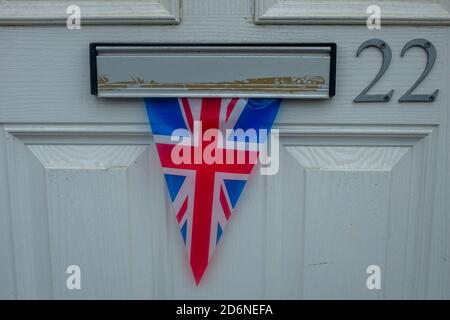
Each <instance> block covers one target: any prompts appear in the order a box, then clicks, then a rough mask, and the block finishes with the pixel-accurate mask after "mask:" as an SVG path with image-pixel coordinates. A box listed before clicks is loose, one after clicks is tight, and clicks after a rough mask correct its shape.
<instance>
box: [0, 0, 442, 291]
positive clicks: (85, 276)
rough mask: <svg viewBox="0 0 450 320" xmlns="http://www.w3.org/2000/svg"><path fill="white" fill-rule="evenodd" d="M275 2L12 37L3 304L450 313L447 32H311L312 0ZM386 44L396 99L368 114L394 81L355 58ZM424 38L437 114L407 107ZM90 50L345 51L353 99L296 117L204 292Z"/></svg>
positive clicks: (4, 106)
mask: <svg viewBox="0 0 450 320" xmlns="http://www.w3.org/2000/svg"><path fill="white" fill-rule="evenodd" d="M107 2H108V1H105V3H107ZM150 2H151V1H150ZM156 2H158V1H156ZM159 2H161V3H163V4H164V5H165V6H171V7H170V8H169V9H170V10H168V12H169V13H173V14H174V16H176V15H177V14H178V12H177V10H176V6H177V4H178V1H175V0H174V1H159ZM261 2H264V5H262V4H260V5H259V6H257V8H256V10H254V3H253V0H245V1H237V0H230V1H217V0H214V1H211V0H187V1H182V4H181V6H182V10H181V13H182V16H181V21H180V23H179V24H177V25H158V22H157V21H156V25H132V24H131V23H130V21H131V22H132V20H131V19H130V21H129V22H126V21H125V20H124V21H123V23H125V24H127V23H129V24H130V25H128V26H123V25H89V24H86V25H83V17H82V20H81V22H82V27H81V29H80V30H68V29H67V28H66V27H65V23H63V24H62V25H44V26H39V27H38V26H36V25H33V24H32V23H31V25H25V26H24V25H19V26H11V25H9V26H8V25H5V26H0V43H1V45H0V75H1V77H0V128H1V134H0V297H2V298H3V297H5V298H64V299H72V298H150V299H151V298H233V299H235V298H237V299H239V298H255V299H258V298H275V299H276V298H288V299H294V298H370V299H371V298H374V299H382V298H404V297H409V298H423V297H435V298H443V297H447V298H448V297H450V293H449V292H450V284H449V280H450V274H449V270H450V268H449V263H450V262H449V261H450V255H449V252H450V250H449V243H450V240H449V236H450V233H449V230H450V225H449V221H450V220H449V217H448V213H449V207H450V203H449V200H448V199H449V198H450V193H449V189H450V185H449V183H448V181H449V176H450V173H449V169H450V168H449V165H448V162H449V159H450V151H449V140H450V139H449V137H450V131H449V130H448V122H449V119H450V112H449V95H448V92H449V81H448V79H449V76H450V72H449V68H448V67H449V39H450V37H449V29H448V27H447V26H445V25H442V26H436V25H435V26H422V25H417V26H416V27H412V26H410V25H405V26H391V25H386V26H384V25H383V26H382V29H381V30H375V31H371V30H368V29H367V27H366V26H365V24H364V23H362V24H357V25H345V24H341V22H339V21H335V22H330V23H331V24H332V25H316V24H312V25H303V24H295V23H296V22H298V21H296V18H295V17H294V18H292V19H291V20H289V19H287V20H283V13H286V12H287V11H288V9H287V8H288V7H286V6H289V5H291V6H293V8H294V9H292V10H293V11H292V12H293V14H294V16H295V14H296V11H295V10H297V9H298V3H300V2H302V0H297V1H289V2H288V1H261ZM309 2H312V1H309ZM318 2H319V1H318ZM320 2H323V1H320ZM344 2H345V1H344ZM362 2H363V1H362ZM423 2H425V1H423ZM174 6H175V7H174ZM265 6H267V8H266V7H265ZM424 6H425V5H424ZM296 8H297V9H296ZM267 10H268V11H267ZM270 10H272V11H270ZM323 10H325V9H323ZM164 14H166V13H164ZM254 14H256V15H257V22H258V23H269V24H266V25H259V24H255V23H254ZM271 14H274V15H277V14H278V15H279V20H277V19H276V18H273V19H272V18H270V15H271ZM155 15H156V13H155ZM166 15H168V16H170V14H168V13H167V14H166ZM267 17H269V18H267ZM280 17H281V18H280ZM170 19H172V18H170V17H169V18H167V20H168V21H164V20H162V21H163V22H169V23H170V22H171V21H170ZM271 19H272V20H274V21H273V23H274V24H271V23H272V22H271V21H272V20H271ZM299 19H300V18H299ZM172 20H176V18H173V19H172ZM313 20H314V19H313ZM153 22H155V21H153ZM172 22H174V21H172ZM175 22H176V21H175ZM277 23H279V24H277ZM286 23H289V24H286ZM290 23H294V24H290ZM311 23H314V21H312V22H311ZM333 23H334V25H333ZM371 38H380V39H383V40H384V41H385V42H386V43H388V44H389V45H390V47H391V48H392V54H393V57H392V63H391V65H390V67H389V69H388V71H387V72H386V73H385V74H384V76H383V78H382V80H380V81H379V82H378V83H377V85H376V86H375V87H374V88H373V89H372V92H371V93H383V92H388V91H389V90H390V89H395V92H394V95H393V98H392V100H391V101H390V102H388V103H384V102H380V103H359V104H356V103H353V99H354V98H355V97H356V96H357V95H358V94H359V93H360V92H361V91H362V90H363V89H364V87H366V86H367V84H368V83H369V82H370V81H371V80H372V79H373V77H374V76H375V74H376V73H377V72H378V70H379V68H380V65H381V57H380V54H379V53H378V52H377V50H375V49H367V50H366V51H364V53H363V54H361V56H360V57H359V58H357V57H356V56H355V55H356V50H357V49H358V47H359V45H360V44H361V43H362V42H364V41H366V40H368V39H371ZM415 38H425V39H427V40H429V41H431V42H432V43H433V44H434V45H435V46H436V48H437V52H438V54H437V60H436V63H435V66H434V68H433V69H432V71H431V72H430V74H429V76H428V77H427V78H426V80H425V81H424V82H423V83H422V85H421V86H420V87H419V88H418V91H417V93H419V92H420V93H427V92H432V91H434V89H440V93H439V95H438V97H437V99H436V101H435V102H433V103H399V102H398V98H399V97H400V96H401V95H402V94H403V93H404V92H405V91H406V90H407V89H408V88H409V87H410V86H411V85H412V84H413V83H414V81H415V80H416V79H417V78H418V77H419V76H420V74H421V72H422V71H423V68H424V67H425V63H426V57H425V53H424V51H423V50H421V49H420V48H412V49H411V50H409V51H408V54H407V55H405V57H403V58H401V57H400V52H401V50H402V48H403V46H404V45H405V44H406V42H408V41H409V40H412V39H415ZM90 42H160V43H161V42H164V43H176V42H197V43H198V42H200V43H206V42H234V43H249V42H260V43H261V42H265V43H268V44H269V43H271V42H289V43H308V42H309V43H314V42H334V43H336V44H337V47H338V56H337V88H336V96H335V97H334V98H332V99H330V100H323V101H300V100H290V101H287V100H286V101H284V102H283V103H282V105H281V109H280V112H279V114H278V118H277V120H276V126H275V127H277V128H279V129H280V132H281V146H280V157H281V158H280V170H279V173H278V174H277V175H274V176H255V177H254V178H253V179H251V180H250V182H249V183H248V185H247V188H246V190H245V192H244V194H243V196H242V197H241V199H240V202H239V204H238V207H237V209H236V210H237V214H236V216H235V217H234V218H233V219H232V220H231V223H230V224H229V226H228V227H227V229H226V231H225V233H224V236H223V238H222V240H221V243H220V245H219V248H218V249H217V252H216V255H215V257H214V259H213V260H212V262H211V263H210V265H209V267H208V270H207V271H206V274H205V276H204V278H203V280H202V282H201V284H200V286H198V287H197V286H196V285H195V283H194V281H193V278H192V276H191V273H190V269H189V264H188V261H187V258H186V253H185V249H184V245H183V242H182V239H181V236H180V234H179V229H178V226H177V222H176V218H175V216H174V214H173V213H172V211H171V207H170V201H169V200H168V194H167V192H166V186H165V183H164V180H163V177H162V175H161V170H160V167H159V161H158V157H157V154H156V151H155V149H154V146H153V145H152V143H153V142H152V136H151V134H150V132H149V125H148V122H147V116H146V114H145V109H144V102H143V100H139V99H123V100H120V99H118V100H107V99H101V98H97V97H95V96H92V95H91V94H90V90H89V52H88V46H89V43H90ZM211 72H214V70H211ZM71 265H77V266H79V267H80V270H81V289H80V290H76V289H75V290H69V289H68V288H67V286H66V280H67V278H68V277H69V274H67V273H66V270H67V268H68V266H71ZM373 265H375V266H378V267H379V268H380V275H381V289H380V290H377V289H374V290H369V289H368V287H367V278H368V277H369V276H370V274H368V273H367V268H368V267H369V266H373ZM369 269H370V268H369Z"/></svg>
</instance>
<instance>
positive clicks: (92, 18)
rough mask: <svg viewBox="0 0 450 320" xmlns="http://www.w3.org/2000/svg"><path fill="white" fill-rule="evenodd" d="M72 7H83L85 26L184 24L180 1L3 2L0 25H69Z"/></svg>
mask: <svg viewBox="0 0 450 320" xmlns="http://www.w3.org/2000/svg"><path fill="white" fill-rule="evenodd" d="M71 5H77V6H78V7H79V8H80V14H81V20H82V23H83V24H91V25H99V24H107V25H111V24H122V25H123V24H124V25H127V24H177V23H179V22H180V0H115V1H108V0H94V1H93V0H78V1H76V2H74V1H71V0H58V1H54V0H38V1H36V0H0V25H12V26H14V25H66V21H67V17H68V16H69V14H68V13H67V10H68V8H69V7H70V6H71ZM69 12H71V11H69Z"/></svg>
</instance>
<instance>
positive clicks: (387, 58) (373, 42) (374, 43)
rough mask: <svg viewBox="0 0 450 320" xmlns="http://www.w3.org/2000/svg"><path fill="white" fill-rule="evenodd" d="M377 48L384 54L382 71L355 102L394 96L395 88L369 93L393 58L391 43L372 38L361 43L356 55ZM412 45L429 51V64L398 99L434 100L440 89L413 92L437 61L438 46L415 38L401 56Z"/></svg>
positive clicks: (412, 100) (404, 100)
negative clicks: (420, 92)
mask: <svg viewBox="0 0 450 320" xmlns="http://www.w3.org/2000/svg"><path fill="white" fill-rule="evenodd" d="M370 47H373V48H376V49H378V50H380V51H381V54H382V55H383V62H382V64H381V68H380V71H379V72H378V74H377V75H376V76H375V78H374V79H373V80H372V82H370V83H369V85H368V86H367V87H366V88H365V89H364V90H363V91H362V92H361V93H360V94H359V95H358V96H357V97H356V98H355V99H354V100H353V101H354V102H389V101H390V100H391V98H392V94H393V93H394V90H391V91H389V92H388V93H385V94H367V92H368V91H369V90H370V89H371V88H372V87H373V86H374V85H375V83H377V82H378V80H380V79H381V77H382V76H383V74H384V73H385V72H386V70H387V69H388V67H389V65H390V63H391V60H392V51H391V48H390V47H389V45H388V44H387V43H386V42H384V41H383V40H380V39H370V40H367V41H365V42H364V43H362V44H361V46H360V47H359V49H358V51H357V52H356V56H357V57H359V55H360V54H361V52H362V51H364V50H365V49H367V48H370ZM412 47H420V48H422V49H423V50H425V52H426V53H427V65H426V67H425V70H424V71H423V73H422V75H421V76H420V77H419V79H417V81H416V82H415V83H414V84H413V85H412V87H411V88H409V89H408V91H406V92H405V94H403V96H401V97H400V99H399V100H398V101H399V102H433V101H435V100H436V97H437V95H438V93H439V90H435V91H434V92H433V93H432V94H413V91H414V90H416V88H417V87H418V86H419V84H421V83H422V81H423V80H425V78H426V77H427V76H428V74H429V73H430V71H431V69H432V68H433V65H434V62H435V61H436V48H435V46H434V45H433V44H432V43H431V42H430V41H428V40H426V39H414V40H411V41H409V42H408V43H407V44H406V45H405V46H404V47H403V50H402V53H401V55H400V56H401V57H403V56H404V55H405V53H406V52H407V51H408V50H409V49H410V48H412Z"/></svg>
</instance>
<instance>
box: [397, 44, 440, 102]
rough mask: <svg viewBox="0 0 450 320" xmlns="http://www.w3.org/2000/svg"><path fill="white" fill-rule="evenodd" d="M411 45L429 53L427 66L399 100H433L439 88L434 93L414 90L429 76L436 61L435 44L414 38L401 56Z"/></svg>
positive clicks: (402, 54) (404, 48) (403, 53)
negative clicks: (416, 92) (418, 92)
mask: <svg viewBox="0 0 450 320" xmlns="http://www.w3.org/2000/svg"><path fill="white" fill-rule="evenodd" d="M411 47H420V48H422V49H424V50H425V52H426V53H427V66H426V67H425V70H424V71H423V73H422V75H421V76H420V78H419V79H418V80H417V81H416V82H415V83H414V84H413V86H412V87H411V88H409V89H408V91H406V93H405V94H404V95H403V96H402V97H401V98H400V99H399V100H398V101H399V102H433V101H434V100H436V97H437V95H438V93H439V90H435V91H434V92H433V93H432V94H412V92H413V91H414V90H415V89H416V88H417V87H418V86H419V84H421V83H422V81H423V80H425V78H426V77H427V76H428V74H429V73H430V71H431V68H433V65H434V62H435V61H436V48H435V47H434V45H433V44H432V43H431V42H430V41H428V40H426V39H414V40H411V41H410V42H408V43H407V44H406V45H405V46H404V47H403V50H402V53H401V56H402V57H403V56H404V55H405V53H406V51H408V50H409V49H410V48H411Z"/></svg>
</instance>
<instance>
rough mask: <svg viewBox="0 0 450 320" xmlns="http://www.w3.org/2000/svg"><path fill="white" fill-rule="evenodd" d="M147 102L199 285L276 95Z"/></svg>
mask: <svg viewBox="0 0 450 320" xmlns="http://www.w3.org/2000/svg"><path fill="white" fill-rule="evenodd" d="M145 102H146V107H147V114H148V117H149V121H150V125H151V128H152V133H153V137H154V141H155V145H156V149H157V151H158V155H159V159H160V162H161V167H162V171H163V174H164V177H165V180H166V184H167V188H168V195H169V198H170V200H171V202H172V204H173V209H174V213H175V216H176V220H177V221H178V225H179V227H180V230H181V235H182V238H183V241H184V243H185V245H186V249H187V255H188V259H189V262H190V265H191V269H192V273H193V275H194V279H195V282H196V284H197V285H198V284H199V282H200V280H201V279H202V277H203V274H204V272H205V270H206V268H207V266H208V263H209V261H210V259H211V257H212V256H213V253H214V251H215V249H216V246H217V244H218V242H219V240H220V238H221V236H222V233H223V231H224V229H225V227H226V226H227V224H228V222H229V220H230V218H231V216H232V215H233V210H234V209H235V208H236V204H237V202H238V200H239V197H240V196H241V194H242V191H243V190H244V187H245V185H246V182H247V180H248V178H249V175H250V174H251V173H252V171H253V169H254V167H255V164H256V159H257V158H258V152H259V151H258V150H261V149H259V148H258V146H260V145H261V144H264V143H266V142H267V138H268V134H269V131H270V129H271V127H272V124H273V122H274V119H275V116H276V114H277V112H278V108H279V106H280V100H279V99H237V98H235V99H223V98H203V99H187V98H180V99H178V98H147V99H146V101H145ZM251 133H253V134H251Z"/></svg>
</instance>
